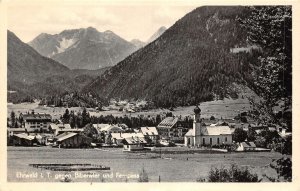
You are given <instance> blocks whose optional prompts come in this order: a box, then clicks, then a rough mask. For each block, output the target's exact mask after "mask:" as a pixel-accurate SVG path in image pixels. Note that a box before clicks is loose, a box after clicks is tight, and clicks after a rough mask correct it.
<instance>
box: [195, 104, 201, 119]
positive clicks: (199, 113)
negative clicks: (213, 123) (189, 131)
mask: <svg viewBox="0 0 300 191" xmlns="http://www.w3.org/2000/svg"><path fill="white" fill-rule="evenodd" d="M194 113H195V115H194V122H197V123H200V120H201V109H200V108H199V106H198V105H197V106H196V107H195V109H194Z"/></svg>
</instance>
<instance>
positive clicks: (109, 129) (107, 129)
mask: <svg viewBox="0 0 300 191" xmlns="http://www.w3.org/2000/svg"><path fill="white" fill-rule="evenodd" d="M93 127H94V128H95V129H96V130H97V132H98V134H100V133H104V134H109V133H120V132H123V131H124V130H123V129H122V128H121V127H119V126H117V125H110V124H93Z"/></svg>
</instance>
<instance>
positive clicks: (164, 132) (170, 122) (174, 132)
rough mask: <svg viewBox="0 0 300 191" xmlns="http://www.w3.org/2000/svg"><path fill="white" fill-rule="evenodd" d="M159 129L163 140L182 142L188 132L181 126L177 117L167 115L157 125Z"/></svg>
mask: <svg viewBox="0 0 300 191" xmlns="http://www.w3.org/2000/svg"><path fill="white" fill-rule="evenodd" d="M157 131H158V134H159V138H160V139H161V140H165V141H168V142H169V141H171V142H182V143H183V141H184V134H185V133H186V130H185V128H183V127H182V126H181V124H180V123H179V121H178V118H177V117H167V118H165V119H164V120H162V121H161V122H160V123H159V124H158V126H157Z"/></svg>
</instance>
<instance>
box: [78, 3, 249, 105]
mask: <svg viewBox="0 0 300 191" xmlns="http://www.w3.org/2000/svg"><path fill="white" fill-rule="evenodd" d="M245 14H247V11H246V9H245V8H243V7H200V8H197V9H195V10H194V11H192V12H191V13H189V14H187V15H186V16H184V17H183V18H182V19H180V20H179V21H177V22H176V23H175V24H174V25H173V26H172V27H170V28H169V29H168V30H167V31H165V32H164V33H163V34H162V35H161V36H160V37H159V38H158V39H157V40H156V41H154V42H153V43H150V44H149V45H147V46H146V47H144V48H142V49H140V50H139V51H137V52H135V53H134V54H132V55H130V56H129V57H127V58H126V59H125V60H123V61H122V62H120V63H119V64H118V65H116V66H114V67H112V68H111V69H110V70H108V71H106V72H105V73H104V74H103V75H102V76H101V77H98V78H97V79H96V80H95V81H94V82H92V83H91V84H89V85H88V86H86V87H85V88H84V89H83V91H84V92H93V93H94V94H97V95H99V96H101V97H103V98H113V97H115V98H123V99H124V98H136V99H137V98H145V99H151V100H153V101H154V102H155V103H156V104H157V105H158V106H171V105H190V104H196V103H199V102H200V101H205V100H212V99H214V98H222V97H224V96H227V95H229V96H231V97H234V96H236V92H234V91H230V90H229V89H228V88H226V87H228V86H229V85H231V84H232V83H233V82H238V83H241V82H242V79H243V78H244V77H245V76H246V75H247V71H248V69H249V60H251V58H252V55H250V54H248V53H240V54H236V53H232V52H231V51H230V48H234V47H243V46H246V45H247V44H246V39H245V37H244V36H243V31H242V29H241V27H240V26H239V23H238V22H237V21H236V17H237V16H243V15H245Z"/></svg>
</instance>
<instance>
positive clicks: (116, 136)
mask: <svg viewBox="0 0 300 191" xmlns="http://www.w3.org/2000/svg"><path fill="white" fill-rule="evenodd" d="M127 138H135V139H139V140H143V141H145V142H146V140H145V137H144V135H143V133H111V140H110V143H111V144H115V145H118V146H121V145H124V140H125V139H127Z"/></svg>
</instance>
